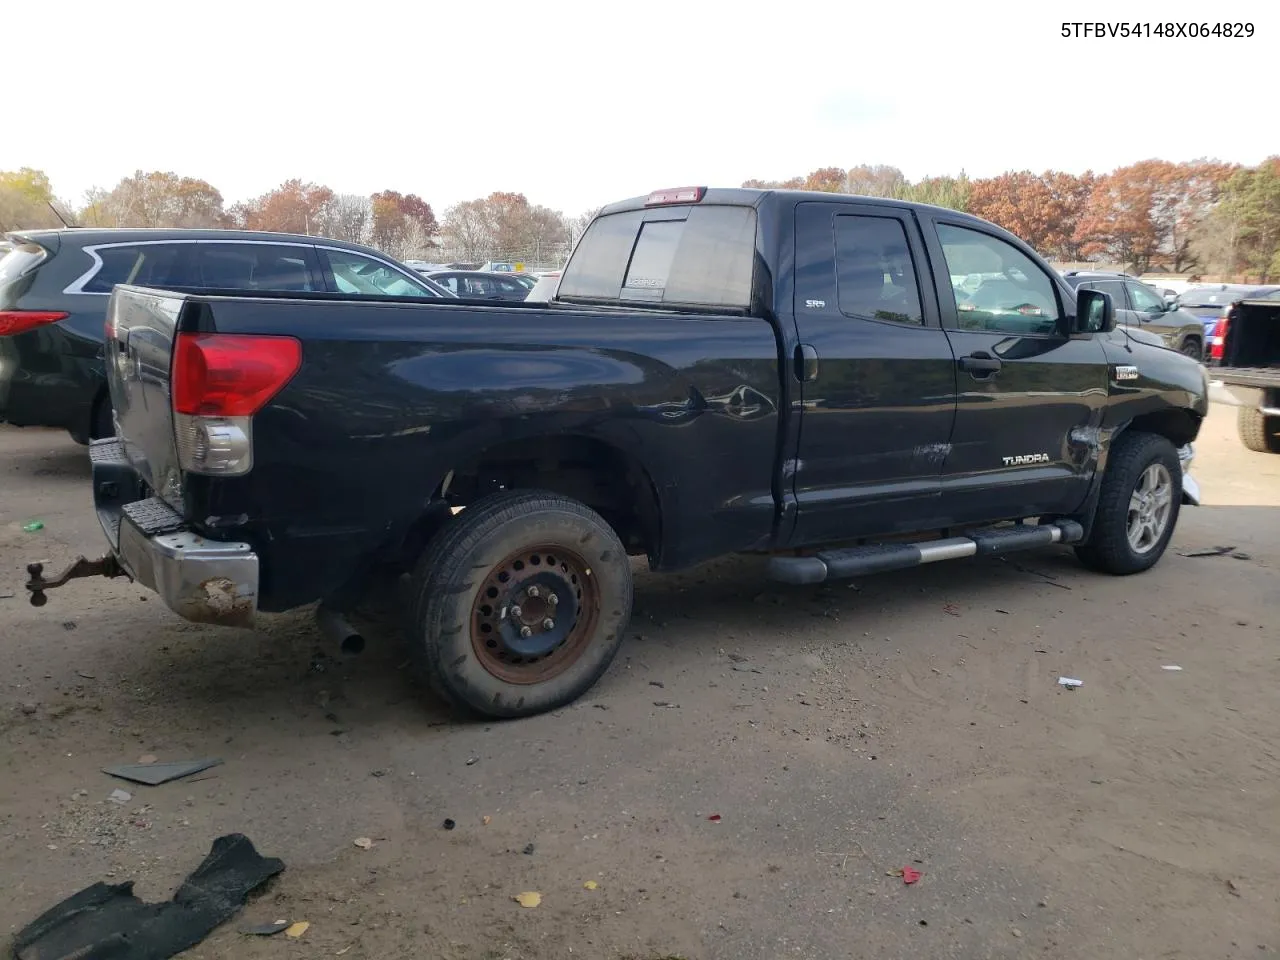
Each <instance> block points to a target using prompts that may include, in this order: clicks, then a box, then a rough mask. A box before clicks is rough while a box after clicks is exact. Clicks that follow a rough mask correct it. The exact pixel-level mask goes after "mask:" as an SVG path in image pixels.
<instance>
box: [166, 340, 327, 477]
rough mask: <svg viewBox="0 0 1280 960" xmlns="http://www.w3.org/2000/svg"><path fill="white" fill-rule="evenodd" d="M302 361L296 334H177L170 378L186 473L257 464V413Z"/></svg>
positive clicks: (240, 470) (227, 472) (235, 471)
mask: <svg viewBox="0 0 1280 960" xmlns="http://www.w3.org/2000/svg"><path fill="white" fill-rule="evenodd" d="M301 365H302V344H301V343H300V342H299V341H297V340H295V339H294V338H293V337H265V336H232V335H228V334H219V333H180V334H178V336H177V340H176V342H175V344H174V353H173V376H172V378H171V383H170V396H171V398H172V404H173V413H174V432H175V434H176V435H177V444H178V461H179V463H180V465H181V467H182V469H183V470H185V471H188V472H191V473H203V474H212V475H216V476H238V475H241V474H245V473H248V472H249V470H250V469H251V468H252V467H253V416H254V414H256V413H257V412H258V411H259V410H261V409H262V408H263V407H265V406H266V405H267V404H268V403H269V402H270V401H271V398H272V397H274V396H275V395H276V394H277V393H279V392H280V390H281V389H283V387H284V385H285V384H286V383H288V382H289V380H290V379H292V377H293V375H294V374H295V373H297V372H298V368H299V367H300V366H301Z"/></svg>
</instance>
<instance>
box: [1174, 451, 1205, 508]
mask: <svg viewBox="0 0 1280 960" xmlns="http://www.w3.org/2000/svg"><path fill="white" fill-rule="evenodd" d="M1195 456H1196V449H1195V447H1194V446H1193V445H1192V444H1190V443H1188V444H1187V445H1186V446H1185V447H1179V448H1178V462H1179V463H1180V464H1182V502H1183V503H1185V504H1189V505H1191V506H1193V507H1198V506H1200V484H1199V483H1198V482H1196V478H1195V477H1193V476H1191V473H1190V472H1189V471H1190V470H1191V461H1192V460H1194V459H1195Z"/></svg>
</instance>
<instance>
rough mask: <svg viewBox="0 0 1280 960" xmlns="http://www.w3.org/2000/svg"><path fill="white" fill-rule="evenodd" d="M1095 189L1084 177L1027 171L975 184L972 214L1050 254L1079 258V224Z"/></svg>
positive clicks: (1091, 182) (970, 196)
mask: <svg viewBox="0 0 1280 960" xmlns="http://www.w3.org/2000/svg"><path fill="white" fill-rule="evenodd" d="M1092 187H1093V176H1092V174H1088V173H1086V174H1084V175H1083V176H1081V177H1076V176H1073V175H1072V174H1069V173H1058V172H1056V171H1053V170H1049V171H1046V172H1045V173H1032V172H1031V171H1029V170H1022V171H1018V172H1015V173H1002V174H1001V175H1000V176H998V177H989V178H986V179H979V180H975V181H973V184H972V187H971V188H970V193H969V205H968V210H969V212H970V213H972V214H973V215H974V216H977V217H982V218H983V219H984V220H990V221H991V222H992V223H994V224H997V225H998V226H1001V227H1004V228H1005V229H1006V230H1008V231H1009V232H1011V233H1014V234H1016V235H1017V236H1019V237H1021V238H1022V239H1023V240H1025V241H1026V242H1027V243H1029V244H1031V246H1033V247H1034V248H1035V249H1036V250H1038V251H1040V253H1041V254H1044V255H1045V256H1051V257H1058V258H1061V259H1064V260H1071V259H1074V258H1075V257H1076V256H1077V255H1078V252H1079V248H1078V244H1077V243H1076V240H1075V232H1076V221H1077V219H1078V218H1079V215H1080V211H1081V209H1082V208H1083V206H1084V204H1085V202H1086V201H1087V200H1088V197H1089V194H1090V192H1091V190H1092Z"/></svg>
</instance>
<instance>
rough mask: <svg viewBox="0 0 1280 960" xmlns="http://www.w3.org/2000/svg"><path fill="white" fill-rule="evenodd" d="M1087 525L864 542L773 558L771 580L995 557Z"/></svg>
mask: <svg viewBox="0 0 1280 960" xmlns="http://www.w3.org/2000/svg"><path fill="white" fill-rule="evenodd" d="M1082 539H1084V528H1083V527H1082V526H1080V524H1078V523H1076V522H1074V521H1072V520H1062V521H1059V522H1058V523H1042V524H1038V525H1036V526H1030V525H1019V526H1013V527H985V528H983V529H980V530H971V531H969V533H968V535H967V536H963V537H948V538H947V539H946V540H924V541H922V542H920V543H877V544H870V545H868V546H865V547H845V548H844V549H841V550H824V551H822V552H820V553H817V554H814V555H812V556H807V557H770V558H769V568H768V574H769V579H770V580H778V581H781V582H782V583H791V584H797V585H803V584H808V583H822V582H823V581H824V580H843V579H846V578H848V577H862V576H866V575H867V574H871V573H884V572H886V571H889V570H903V569H906V568H907V567H917V566H919V565H920V564H922V563H936V562H937V561H939V560H958V559H959V558H961V557H991V556H998V555H1000V554H1002V553H1017V552H1018V551H1020V550H1035V549H1036V548H1038V547H1047V546H1049V545H1050V544H1054V543H1079V542H1080V541H1081V540H1082Z"/></svg>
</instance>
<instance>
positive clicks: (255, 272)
mask: <svg viewBox="0 0 1280 960" xmlns="http://www.w3.org/2000/svg"><path fill="white" fill-rule="evenodd" d="M187 272H188V273H189V277H188V279H187V281H186V283H184V284H183V285H184V286H191V287H197V288H199V289H202V290H265V291H279V292H286V293H288V292H292V293H305V292H307V291H310V290H317V289H319V285H318V283H317V282H316V276H317V274H318V271H317V270H316V263H315V251H314V250H313V249H312V248H311V247H307V246H303V245H301V244H299V245H292V244H280V245H276V244H267V243H200V244H196V245H195V251H194V258H193V261H192V262H191V266H190V267H189V269H188V271H187Z"/></svg>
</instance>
